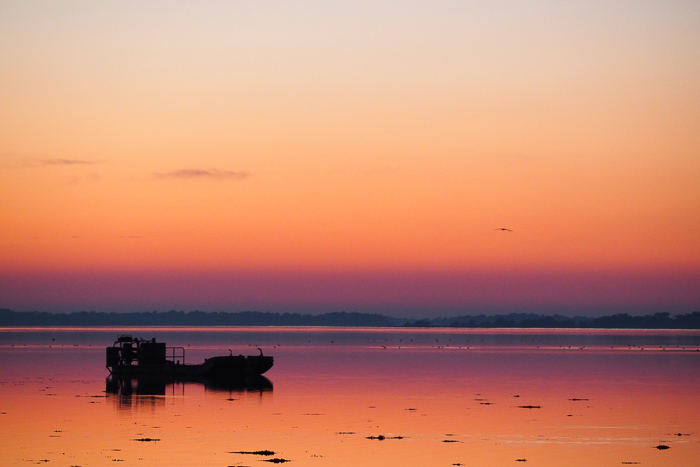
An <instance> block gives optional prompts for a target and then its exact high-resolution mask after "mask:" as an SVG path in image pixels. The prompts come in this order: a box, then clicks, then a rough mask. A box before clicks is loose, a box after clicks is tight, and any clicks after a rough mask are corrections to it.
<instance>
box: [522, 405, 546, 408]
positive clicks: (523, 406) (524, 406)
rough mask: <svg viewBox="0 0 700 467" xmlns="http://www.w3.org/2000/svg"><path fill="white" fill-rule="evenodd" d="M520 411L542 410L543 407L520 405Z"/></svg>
mask: <svg viewBox="0 0 700 467" xmlns="http://www.w3.org/2000/svg"><path fill="white" fill-rule="evenodd" d="M518 408H519V409H541V408H542V407H541V406H539V405H519V406H518Z"/></svg>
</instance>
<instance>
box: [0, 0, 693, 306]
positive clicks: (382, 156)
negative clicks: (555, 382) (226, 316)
mask: <svg viewBox="0 0 700 467" xmlns="http://www.w3.org/2000/svg"><path fill="white" fill-rule="evenodd" d="M698 24H700V3H698V2H696V1H682V0H679V1H674V2H660V1H646V0H636V1H609V0H606V1H585V2H569V1H498V0H496V1H493V2H477V1H462V2H453V1H450V2H447V1H439V0H438V1H429V2H428V1H414V0H405V1H371V2H370V1H352V2H345V1H341V2H319V1H306V0H301V1H295V2H278V1H274V2H272V1H257V2H227V1H201V2H187V1H177V2H172V1H167V2H166V1H122V2H91V1H71V0H66V1H61V2H49V1H34V0H21V1H8V0H0V307H5V308H10V309H13V310H16V311H31V310H40V311H52V312H66V311H82V310H96V311H151V310H159V311H167V310H170V309H177V310H185V311H188V310H194V309H199V310H202V311H232V312H235V311H246V310H257V311H272V312H300V313H314V314H315V313H322V312H334V311H360V312H377V313H384V314H389V315H395V316H416V317H418V316H420V317H433V316H452V315H454V316H456V315H463V314H475V313H487V314H489V313H503V312H506V313H509V312H520V311H527V312H542V313H547V314H552V313H560V314H565V315H574V314H577V315H588V316H597V315H602V314H610V313H614V312H628V313H631V314H646V313H652V312H671V313H672V314H677V313H687V312H692V311H697V310H700V183H698V180H700V131H698V129H699V128H700V54H699V53H698V50H700V28H698ZM501 228H504V229H509V230H498V229H501Z"/></svg>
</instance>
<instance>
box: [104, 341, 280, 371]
mask: <svg viewBox="0 0 700 467" xmlns="http://www.w3.org/2000/svg"><path fill="white" fill-rule="evenodd" d="M258 350H260V349H258ZM272 364H273V358H272V357H269V356H266V355H263V352H262V350H260V355H246V356H244V355H236V356H234V355H226V356H220V357H211V358H207V359H205V360H204V363H199V364H186V363H185V348H184V347H166V345H165V343H164V342H156V340H155V338H153V339H151V340H148V339H139V338H135V337H131V336H130V335H122V336H119V337H118V338H117V340H116V341H114V345H112V346H111V347H107V369H108V370H109V373H110V374H111V375H112V376H114V377H116V378H140V377H168V378H170V379H173V380H183V381H188V380H196V379H198V378H206V379H207V380H210V381H227V380H235V379H240V378H246V377H251V376H260V375H262V374H263V373H265V372H266V371H267V370H269V369H270V368H272Z"/></svg>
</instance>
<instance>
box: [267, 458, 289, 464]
mask: <svg viewBox="0 0 700 467" xmlns="http://www.w3.org/2000/svg"><path fill="white" fill-rule="evenodd" d="M263 462H272V463H273V464H284V463H285V462H292V461H290V460H289V459H282V458H281V457H275V458H272V459H265V460H264V461H263Z"/></svg>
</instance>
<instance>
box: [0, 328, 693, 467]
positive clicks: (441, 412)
mask: <svg viewBox="0 0 700 467" xmlns="http://www.w3.org/2000/svg"><path fill="white" fill-rule="evenodd" d="M124 333H129V334H132V335H134V336H136V337H144V338H151V337H156V338H157V339H158V340H159V341H165V342H167V343H168V345H178V346H184V347H185V348H186V358H187V362H188V363H197V362H200V361H202V360H203V359H204V358H206V357H209V356H213V355H227V354H228V351H229V349H230V350H231V351H232V352H233V353H234V354H238V353H243V354H248V353H250V354H257V353H258V352H257V350H256V347H260V348H262V349H263V350H264V352H265V354H270V355H273V356H274V357H275V366H274V367H273V368H272V370H270V371H269V372H268V373H267V374H266V375H265V376H266V377H267V380H266V381H264V382H263V383H262V384H260V383H259V382H258V383H259V384H255V385H250V386H248V387H236V388H227V389H222V388H215V387H208V386H205V385H202V384H197V383H186V384H182V383H180V384H169V385H162V386H160V385H156V386H157V387H152V386H146V385H144V384H142V385H141V386H139V385H138V382H136V381H134V382H133V384H132V385H131V387H130V388H121V390H116V391H115V390H113V389H112V388H111V387H110V388H109V389H110V390H109V391H108V390H107V389H108V381H107V376H108V372H107V370H106V369H105V367H104V361H105V350H104V348H105V347H106V346H108V345H111V344H112V342H113V341H114V339H115V338H116V336H117V335H119V334H124ZM699 349H700V332H698V331H578V330H576V331H562V330H522V331H520V330H432V329H419V330H404V329H362V330H357V329H354V330H352V329H351V330H348V329H339V328H322V329H317V328H214V329H212V328H132V329H123V328H119V329H94V328H91V329H77V328H70V329H66V328H48V329H0V440H1V441H0V442H1V443H2V449H0V465H3V466H4V465H36V464H40V465H44V464H45V465H57V466H74V465H80V466H94V465H115V464H116V465H119V463H122V465H142V466H151V465H215V466H232V465H235V466H243V465H248V466H254V465H260V466H264V465H270V464H268V463H267V462H265V461H270V460H273V459H278V460H279V459H285V460H288V461H290V462H291V463H292V464H291V465H299V466H302V465H303V466H306V465H309V466H325V465H334V466H336V465H341V466H342V465H347V466H357V465H362V466H365V467H368V466H406V465H416V466H422V465H430V466H454V465H465V466H466V465H469V466H493V465H527V466H533V465H534V466H590V465H627V464H640V465H643V466H669V465H670V466H676V465H677V466H688V465H698V459H700V402H699V400H700V399H698V396H697V390H698V388H700V351H699ZM658 445H665V446H668V447H669V449H664V450H659V449H657V448H656V447H657V446H658ZM257 451H273V452H274V454H271V455H268V456H265V455H261V454H253V453H254V452H257ZM264 462H265V463H264Z"/></svg>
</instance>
